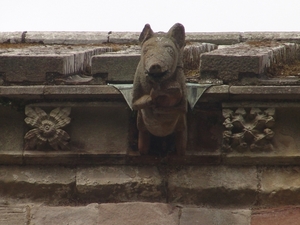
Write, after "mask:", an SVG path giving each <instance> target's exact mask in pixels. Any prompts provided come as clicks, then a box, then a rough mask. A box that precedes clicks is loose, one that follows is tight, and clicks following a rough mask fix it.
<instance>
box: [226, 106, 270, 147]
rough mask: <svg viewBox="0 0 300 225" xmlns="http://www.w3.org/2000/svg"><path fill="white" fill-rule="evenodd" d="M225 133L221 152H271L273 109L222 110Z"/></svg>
mask: <svg viewBox="0 0 300 225" xmlns="http://www.w3.org/2000/svg"><path fill="white" fill-rule="evenodd" d="M222 113H223V117H224V118H225V121H224V123H223V125H224V126H225V131H224V132H223V146H222V147H223V150H225V151H226V152H231V151H238V152H245V151H247V150H251V151H254V152H255V151H256V152H262V151H272V150H273V145H272V142H271V141H272V138H273V136H274V131H273V130H272V128H273V127H274V125H275V119H274V116H275V108H267V109H264V110H262V109H260V108H254V107H253V108H237V109H235V110H234V109H223V111H222Z"/></svg>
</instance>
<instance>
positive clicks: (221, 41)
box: [186, 32, 242, 45]
mask: <svg viewBox="0 0 300 225" xmlns="http://www.w3.org/2000/svg"><path fill="white" fill-rule="evenodd" d="M241 34H242V33H240V32H186V40H187V41H191V42H202V43H213V44H216V45H232V44H237V43H240V42H241Z"/></svg>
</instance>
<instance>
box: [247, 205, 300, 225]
mask: <svg viewBox="0 0 300 225" xmlns="http://www.w3.org/2000/svg"><path fill="white" fill-rule="evenodd" d="M299 216H300V208H299V206H294V207H293V206H285V207H280V208H270V209H258V210H253V212H252V216H251V225H274V224H289V225H298V224H299Z"/></svg>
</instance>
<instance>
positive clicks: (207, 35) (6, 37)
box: [0, 31, 300, 45]
mask: <svg viewBox="0 0 300 225" xmlns="http://www.w3.org/2000/svg"><path fill="white" fill-rule="evenodd" d="M139 35H140V32H115V31H112V32H111V33H110V34H109V31H107V32H106V31H102V32H65V31H61V32H50V31H43V32H40V31H24V32H22V31H19V32H0V43H21V42H26V43H44V44H103V43H107V42H111V43H127V44H128V43H130V44H137V43H138V41H137V40H138V37H139ZM186 40H187V41H191V42H206V43H213V44H217V45H232V44H237V43H240V42H245V41H249V40H268V41H283V42H292V43H300V33H299V32H186Z"/></svg>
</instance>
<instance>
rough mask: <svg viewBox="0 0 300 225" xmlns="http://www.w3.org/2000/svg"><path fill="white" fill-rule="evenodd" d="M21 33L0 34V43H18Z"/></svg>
mask: <svg viewBox="0 0 300 225" xmlns="http://www.w3.org/2000/svg"><path fill="white" fill-rule="evenodd" d="M22 33H23V32H21V31H16V32H1V33H0V43H20V42H21V40H22Z"/></svg>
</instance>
